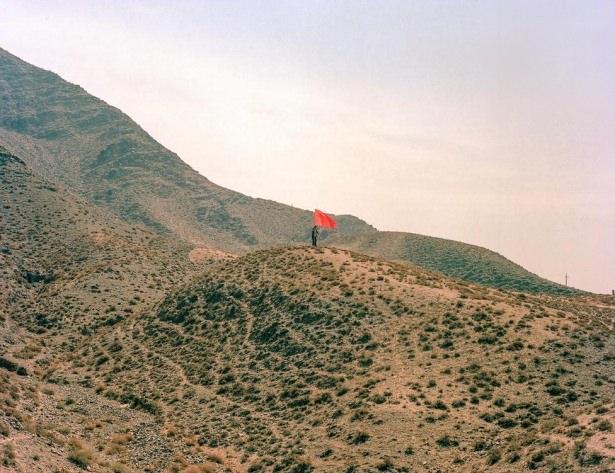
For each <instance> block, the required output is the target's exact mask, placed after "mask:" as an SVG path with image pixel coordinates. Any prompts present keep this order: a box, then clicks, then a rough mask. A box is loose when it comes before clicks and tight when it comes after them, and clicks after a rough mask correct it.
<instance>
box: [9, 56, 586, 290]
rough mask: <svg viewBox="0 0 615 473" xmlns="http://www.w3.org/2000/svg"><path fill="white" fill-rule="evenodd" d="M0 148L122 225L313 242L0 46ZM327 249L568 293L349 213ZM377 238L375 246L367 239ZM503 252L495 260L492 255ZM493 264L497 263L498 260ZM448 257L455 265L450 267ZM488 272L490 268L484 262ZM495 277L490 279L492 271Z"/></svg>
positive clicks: (267, 204)
mask: <svg viewBox="0 0 615 473" xmlns="http://www.w3.org/2000/svg"><path fill="white" fill-rule="evenodd" d="M0 103H1V104H2V106H1V108H0V143H2V144H4V145H5V147H6V148H7V149H8V150H9V151H11V152H12V153H13V154H16V155H19V156H20V157H21V158H22V159H23V160H24V161H25V162H27V164H28V165H29V166H30V167H31V168H32V170H33V171H35V172H36V173H37V174H38V175H41V176H44V177H47V178H49V179H52V180H55V181H58V182H61V183H63V184H64V185H66V186H68V187H69V188H71V189H73V190H75V191H76V192H78V193H79V194H80V195H82V196H84V197H85V198H87V199H88V200H89V201H90V202H92V203H93V204H95V205H97V206H100V207H103V208H106V209H107V210H110V211H111V212H112V213H114V214H116V215H118V216H120V217H121V218H123V219H124V220H126V221H128V222H132V223H137V224H141V225H144V226H146V227H148V228H150V229H151V230H153V231H156V232H158V233H160V234H166V235H171V236H176V237H178V238H180V239H182V240H185V241H188V242H191V243H193V244H197V245H204V246H208V247H217V248H219V249H221V250H223V251H226V252H231V253H237V254H242V253H246V252H248V251H251V250H254V249H261V248H267V247H271V246H285V245H289V244H290V245H292V244H297V243H302V242H307V241H309V233H310V228H311V225H312V223H311V220H312V219H311V213H310V211H307V210H302V209H297V208H294V207H291V206H288V205H284V204H280V203H277V202H274V201H272V200H265V199H260V198H253V197H249V196H246V195H243V194H241V193H238V192H235V191H232V190H229V189H226V188H224V187H221V186H219V185H217V184H214V183H213V182H211V181H210V180H208V179H207V178H206V177H204V176H202V175H200V174H199V173H197V172H196V171H195V170H193V169H192V168H191V167H190V166H188V165H187V164H186V163H185V162H183V161H182V160H181V159H180V158H179V157H178V156H177V154H175V153H173V152H171V151H169V150H168V149H166V148H165V147H164V146H162V145H161V144H160V143H158V142H157V141H156V140H155V139H154V138H152V137H151V136H150V135H149V134H148V133H147V132H146V131H145V130H143V129H142V128H141V127H140V126H139V125H138V124H137V123H135V122H134V121H133V120H131V119H130V117H128V116H127V115H125V114H124V113H123V112H122V111H121V110H119V109H118V108H116V107H113V106H111V105H109V104H107V103H106V102H105V101H103V100H101V99H99V98H96V97H94V96H92V95H90V94H88V93H87V91H85V90H84V89H83V88H82V87H80V86H78V85H75V84H71V83H68V82H66V81H65V80H63V79H62V78H61V77H60V76H59V75H57V74H55V73H53V72H50V71H45V70H43V69H40V68H38V67H36V66H33V65H31V64H28V63H27V62H25V61H23V60H21V59H19V58H17V57H16V56H14V55H12V54H10V53H9V52H8V51H6V50H3V49H1V48H0ZM336 218H337V221H338V231H337V232H336V234H335V235H332V236H333V237H334V239H333V240H330V239H329V238H328V237H329V235H327V234H326V232H325V233H324V234H323V237H324V238H323V243H324V244H338V245H340V246H341V247H346V248H349V249H356V250H358V251H367V252H371V254H373V255H375V256H382V257H387V258H392V259H401V260H406V261H409V262H412V263H415V264H419V265H424V266H425V267H427V268H429V269H431V270H437V271H440V272H442V273H443V274H446V275H449V276H453V277H459V278H461V279H464V280H468V281H470V282H478V283H484V284H488V285H492V286H495V287H503V288H507V289H516V290H522V291H523V290H528V291H533V292H537V291H538V292H540V291H546V292H552V293H570V294H572V293H574V292H575V291H574V290H572V289H570V288H563V287H562V286H560V285H558V284H555V283H552V282H550V281H546V280H544V279H543V278H540V277H538V276H536V275H533V274H531V273H529V272H527V271H526V270H523V269H522V268H520V267H519V266H518V265H516V264H514V263H512V262H510V261H508V262H507V263H506V262H504V261H503V260H504V258H503V257H500V259H498V261H497V264H491V262H492V261H493V259H494V258H495V257H494V256H493V255H494V254H495V253H493V252H491V251H490V250H484V251H482V252H480V251H474V250H473V249H475V248H478V247H475V246H472V245H468V244H464V243H460V242H456V243H455V244H454V245H451V244H449V243H447V242H449V241H447V240H442V239H436V238H434V237H423V236H420V235H414V236H413V234H406V236H405V237H404V238H405V240H409V239H412V238H414V239H416V238H418V237H420V239H422V241H423V242H428V243H429V245H428V246H429V247H430V251H429V252H427V253H430V254H429V255H426V252H425V245H423V246H422V249H420V248H419V249H420V250H421V251H419V252H416V251H408V249H407V248H400V247H399V245H398V243H395V242H391V241H390V238H388V237H387V235H391V233H389V232H378V231H377V230H376V229H375V228H374V227H373V226H371V225H369V224H367V223H366V222H364V221H363V220H361V219H359V218H357V217H355V216H352V215H339V216H336ZM372 240H375V241H376V242H377V244H376V245H371V244H370V243H369V242H370V241H372ZM498 256H499V255H498ZM495 259H497V258H495ZM451 260H454V261H452V263H451ZM485 262H487V263H490V266H489V265H488V267H486V266H485V265H486V263H485ZM490 273H492V274H490Z"/></svg>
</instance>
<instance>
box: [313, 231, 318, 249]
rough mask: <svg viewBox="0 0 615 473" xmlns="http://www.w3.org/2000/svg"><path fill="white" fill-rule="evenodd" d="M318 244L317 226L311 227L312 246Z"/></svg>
mask: <svg viewBox="0 0 615 473" xmlns="http://www.w3.org/2000/svg"><path fill="white" fill-rule="evenodd" d="M317 245H318V227H316V226H314V228H312V246H317Z"/></svg>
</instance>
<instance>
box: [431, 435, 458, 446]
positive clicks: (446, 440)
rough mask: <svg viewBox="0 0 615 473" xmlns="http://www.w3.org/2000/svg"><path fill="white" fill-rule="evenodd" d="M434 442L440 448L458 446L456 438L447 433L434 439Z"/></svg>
mask: <svg viewBox="0 0 615 473" xmlns="http://www.w3.org/2000/svg"><path fill="white" fill-rule="evenodd" d="M436 444H437V445H438V446H439V447H442V448H451V447H458V446H459V442H458V441H457V440H456V439H454V438H452V437H449V436H448V435H444V436H442V437H440V438H439V439H438V440H436Z"/></svg>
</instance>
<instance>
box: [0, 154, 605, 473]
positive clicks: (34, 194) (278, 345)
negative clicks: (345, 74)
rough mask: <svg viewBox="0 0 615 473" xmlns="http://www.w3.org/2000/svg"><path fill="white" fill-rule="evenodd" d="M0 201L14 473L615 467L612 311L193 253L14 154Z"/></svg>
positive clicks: (341, 268)
mask: <svg viewBox="0 0 615 473" xmlns="http://www.w3.org/2000/svg"><path fill="white" fill-rule="evenodd" d="M0 201H1V202H2V205H3V208H2V210H3V211H2V213H1V214H0V235H1V237H0V238H1V241H0V258H2V272H1V273H0V284H2V291H0V297H1V300H0V302H2V305H0V310H1V312H0V313H1V315H2V317H1V319H0V381H1V382H0V401H1V402H0V462H1V463H0V464H1V465H2V468H5V469H8V471H20V470H21V471H32V472H36V471H40V472H49V471H62V470H64V471H70V472H78V471H82V469H83V468H88V469H90V471H94V472H109V471H113V472H116V473H117V472H119V473H125V472H134V473H136V472H141V471H152V472H162V471H167V472H186V473H188V472H198V471H201V472H203V471H212V472H259V471H261V472H274V471H275V472H293V473H300V472H336V473H337V472H340V471H342V472H361V473H367V472H372V471H389V472H403V471H415V470H416V469H417V468H418V469H421V470H425V471H438V470H440V471H494V472H504V471H510V470H511V469H514V470H515V471H529V470H536V471H545V472H547V471H570V472H576V471H584V472H585V471H588V472H592V471H594V472H599V471H605V469H608V468H609V467H610V466H609V465H611V466H612V464H613V463H612V459H611V457H613V456H615V451H613V450H612V443H613V441H614V439H613V434H612V433H611V431H610V429H612V425H613V422H614V421H615V419H614V417H615V406H614V405H613V399H612V392H613V387H614V384H615V370H614V369H613V360H614V359H615V352H614V351H613V347H615V333H614V320H615V305H614V304H613V301H612V299H611V298H608V297H603V298H600V297H597V296H587V295H580V296H576V297H562V296H547V295H526V294H519V293H509V292H506V291H501V290H495V289H489V288H486V287H482V286H475V285H472V284H469V283H465V282H463V281H458V280H451V279H447V278H445V277H443V276H442V275H440V274H438V273H433V272H430V271H427V270H424V269H421V268H418V267H416V266H411V265H409V264H406V263H401V262H400V263H394V262H387V261H383V260H380V259H376V258H372V257H369V256H366V255H361V254H358V253H353V252H349V251H346V250H338V249H335V248H317V249H313V248H310V247H291V248H275V249H270V250H264V251H258V252H254V253H250V254H247V255H244V256H241V257H238V258H236V257H232V256H229V255H224V254H221V253H219V252H216V251H213V250H212V251H209V252H208V251H207V248H201V249H200V250H201V251H200V253H199V258H191V257H190V255H192V254H194V248H193V247H192V246H190V245H187V244H185V243H182V242H181V241H179V242H178V241H176V240H175V239H172V238H167V237H165V236H161V235H158V234H156V233H153V232H151V231H150V230H148V229H145V228H142V227H140V226H138V225H136V226H135V225H129V224H127V223H126V222H124V221H123V220H122V219H119V218H117V217H115V216H113V215H111V214H110V213H109V212H107V211H105V210H103V209H99V208H97V207H95V206H93V205H92V204H91V203H90V202H88V201H87V200H86V199H84V198H82V197H80V196H78V195H76V194H74V193H72V192H71V191H69V190H67V189H65V188H64V187H62V186H60V185H57V184H54V183H52V182H50V181H48V180H47V179H44V178H41V177H39V176H37V175H36V173H34V172H32V171H31V170H30V169H29V168H28V167H27V166H26V165H25V163H24V162H23V161H22V160H20V159H19V158H16V157H14V156H12V155H11V154H10V153H7V152H6V151H1V152H0ZM208 255H209V256H208ZM195 261H197V263H195ZM609 462H610V463H609Z"/></svg>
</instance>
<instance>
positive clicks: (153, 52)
mask: <svg viewBox="0 0 615 473" xmlns="http://www.w3.org/2000/svg"><path fill="white" fill-rule="evenodd" d="M614 25H615V2H614V1H610V0H609V1H607V0H605V1H600V2H592V1H586V0H579V1H575V2H566V1H561V0H558V1H528V2H523V1H517V0H516V1H510V2H503V1H499V2H498V1H484V2H480V1H467V2H463V1H457V2H432V1H429V2H428V1H423V2H411V1H400V2H395V1H375V0H374V1H369V2H368V1H359V0H355V1H347V2H346V1H333V0H328V1H314V0H304V1H301V2H299V1H286V0H279V1H256V0H248V1H242V2H240V1H231V0H219V1H210V2H205V1H170V0H169V1H166V2H162V1H160V2H158V1H141V2H130V1H126V0H121V1H120V0H118V1H106V2H93V1H92V2H86V1H81V2H76V1H50V0H45V1H23V0H18V1H13V0H9V1H6V0H0V46H1V47H3V48H5V49H8V50H9V51H11V52H12V53H14V54H16V55H18V56H20V57H22V58H23V59H25V60H26V61H28V62H31V63H34V64H36V65H38V66H41V67H44V68H46V69H51V70H53V71H55V72H57V73H59V74H60V75H61V76H63V77H64V78H65V79H67V80H69V81H71V82H75V83H78V84H80V85H82V86H83V87H85V89H86V90H88V91H89V92H90V93H92V94H94V95H96V96H98V97H100V98H102V99H104V100H105V101H107V102H108V103H110V104H112V105H115V106H117V107H119V108H121V109H122V110H123V111H125V112H126V113H128V114H129V115H130V116H131V117H132V118H134V119H135V120H136V121H137V122H138V123H139V124H140V125H142V126H143V127H144V128H145V129H146V130H147V131H148V132H150V133H151V134H152V135H153V136H154V137H155V138H156V139H157V140H158V141H160V142H161V143H162V144H164V145H165V146H167V147H168V148H170V149H171V150H173V151H175V152H177V153H178V154H179V155H180V156H181V157H182V158H183V159H184V160H185V161H187V162H188V163H189V164H190V165H191V166H193V167H194V168H195V169H197V170H198V171H200V172H201V173H202V174H203V175H205V176H207V177H208V178H210V179H211V180H213V181H214V182H216V183H218V184H221V185H224V186H226V187H230V188H232V189H235V190H238V191H241V192H244V193H246V194H249V195H252V196H259V197H265V198H270V199H274V200H277V201H281V202H285V203H288V204H292V205H295V206H298V207H303V208H310V209H311V208H314V207H318V208H321V209H323V210H326V211H329V212H333V213H352V214H355V215H358V216H360V217H362V218H364V219H365V220H367V221H368V222H370V223H372V224H374V225H375V226H376V227H378V228H379V229H381V230H401V231H410V232H415V233H422V234H427V235H433V236H439V237H445V238H452V239H455V240H461V241H465V242H468V243H474V244H478V245H481V246H486V247H488V248H491V249H493V250H496V251H498V252H500V253H502V254H504V255H505V256H507V257H508V258H510V259H512V260H514V261H516V262H518V263H520V264H522V265H523V266H525V267H526V268H528V269H529V270H531V271H534V272H536V273H538V274H540V275H542V276H545V277H547V278H550V279H552V280H555V281H558V282H563V278H564V273H565V272H568V273H569V275H570V276H569V277H570V279H569V281H570V283H571V284H572V285H574V286H577V287H580V288H583V289H589V290H594V291H599V292H609V293H610V290H611V289H615V26H614Z"/></svg>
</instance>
